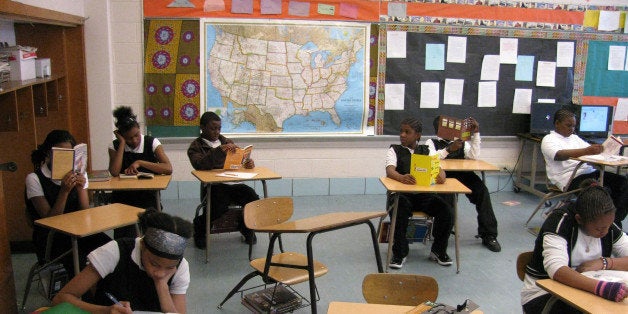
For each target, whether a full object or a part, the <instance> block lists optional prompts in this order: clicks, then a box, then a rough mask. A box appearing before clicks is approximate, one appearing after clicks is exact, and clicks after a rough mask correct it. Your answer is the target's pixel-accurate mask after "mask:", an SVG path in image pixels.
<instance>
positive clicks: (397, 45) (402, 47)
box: [386, 31, 406, 58]
mask: <svg viewBox="0 0 628 314" xmlns="http://www.w3.org/2000/svg"><path fill="white" fill-rule="evenodd" d="M386 37H387V38H386V40H387V41H388V43H387V44H386V58H405V57H406V32H397V31H390V32H387V33H386Z"/></svg>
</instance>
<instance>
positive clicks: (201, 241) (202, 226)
mask: <svg viewBox="0 0 628 314" xmlns="http://www.w3.org/2000/svg"><path fill="white" fill-rule="evenodd" d="M201 210H203V213H202V214H201ZM192 223H193V224H194V245H196V247H197V248H199V249H204V248H205V246H206V245H207V243H206V242H205V230H206V229H207V224H206V217H205V202H201V203H200V204H199V205H198V206H196V213H195V214H194V220H192Z"/></svg>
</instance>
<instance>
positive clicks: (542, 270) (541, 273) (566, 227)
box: [521, 205, 628, 305]
mask: <svg viewBox="0 0 628 314" xmlns="http://www.w3.org/2000/svg"><path fill="white" fill-rule="evenodd" d="M572 206H573V205H572ZM533 254H534V256H533V258H532V261H531V262H530V264H529V265H527V266H526V274H525V278H524V280H523V288H522V289H521V305H524V304H526V303H528V302H530V301H531V300H533V299H536V298H538V297H540V296H542V295H545V294H547V293H548V292H547V291H545V290H543V289H542V288H541V287H539V286H537V285H536V280H538V279H546V278H554V274H556V272H557V271H558V269H559V268H561V267H563V266H568V267H571V268H573V269H576V268H577V267H578V266H579V265H580V264H582V263H583V262H586V261H590V260H594V259H599V258H600V256H606V257H609V256H611V254H612V256H613V257H622V256H628V236H626V234H625V233H624V232H622V231H621V230H620V229H619V228H618V227H617V225H614V224H613V225H611V228H610V230H609V232H608V234H607V235H606V236H604V237H603V238H595V237H591V236H588V235H586V234H585V233H584V232H583V231H582V229H581V228H580V227H579V226H578V224H577V222H576V221H575V218H574V214H573V213H568V210H556V211H554V212H552V213H551V214H550V216H549V217H547V219H546V220H545V222H544V223H543V226H542V228H541V230H540V231H539V236H538V237H537V239H536V241H535V248H534V253H533Z"/></svg>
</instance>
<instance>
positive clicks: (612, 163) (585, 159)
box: [572, 155, 628, 185]
mask: <svg viewBox="0 0 628 314" xmlns="http://www.w3.org/2000/svg"><path fill="white" fill-rule="evenodd" d="M596 156H597V155H596ZM574 159H575V160H578V161H579V162H580V163H579V164H578V166H576V169H574V173H575V172H576V170H577V169H578V168H580V166H582V165H583V164H584V163H588V164H590V165H592V166H593V167H595V168H596V169H597V170H598V171H600V179H599V181H600V184H602V185H603V184H604V169H605V168H606V167H607V166H608V167H617V169H619V168H621V167H624V166H628V157H623V156H617V157H616V158H612V159H598V158H595V157H591V156H580V157H578V158H574ZM572 178H573V174H572Z"/></svg>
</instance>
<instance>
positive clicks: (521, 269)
mask: <svg viewBox="0 0 628 314" xmlns="http://www.w3.org/2000/svg"><path fill="white" fill-rule="evenodd" d="M532 253H533V252H532V251H528V252H523V253H519V255H518V256H517V277H519V279H520V280H521V281H523V278H525V275H526V266H527V265H528V264H529V263H530V261H531V260H532Z"/></svg>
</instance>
